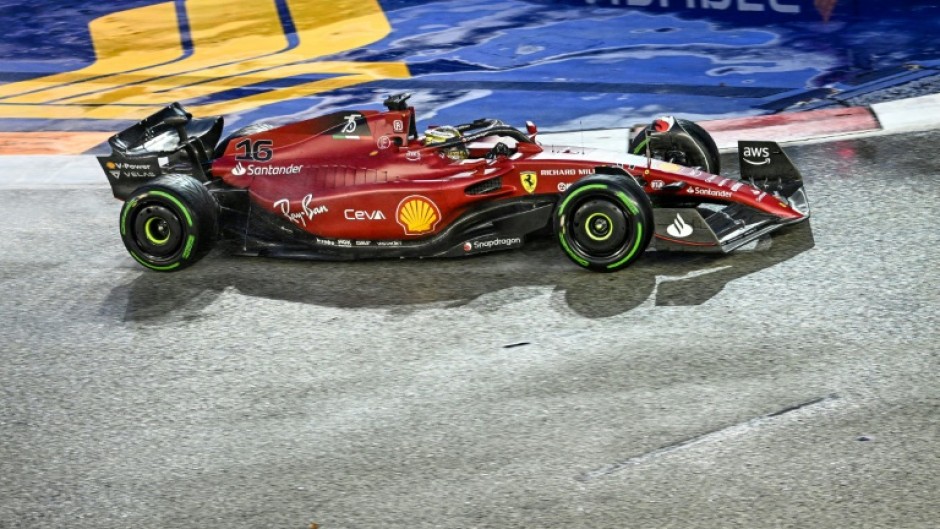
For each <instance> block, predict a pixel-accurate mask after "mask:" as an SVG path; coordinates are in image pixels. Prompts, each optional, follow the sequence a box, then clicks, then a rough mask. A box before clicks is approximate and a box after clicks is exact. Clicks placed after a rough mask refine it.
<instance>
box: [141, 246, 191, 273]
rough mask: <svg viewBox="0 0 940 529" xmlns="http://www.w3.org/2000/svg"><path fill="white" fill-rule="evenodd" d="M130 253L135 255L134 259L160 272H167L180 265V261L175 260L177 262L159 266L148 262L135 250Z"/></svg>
mask: <svg viewBox="0 0 940 529" xmlns="http://www.w3.org/2000/svg"><path fill="white" fill-rule="evenodd" d="M130 254H131V257H133V258H134V259H136V260H137V262H138V263H140V264H142V265H144V266H146V267H147V268H150V269H151V270H156V271H158V272H166V271H167V270H173V269H174V268H176V267H178V266H179V265H180V263H179V261H177V262H175V263H173V264H171V265H167V266H157V265H154V264H150V263H148V262H147V261H145V260H144V259H143V258H142V257H140V256H139V255H137V253H136V252H134V251H133V250H131V251H130Z"/></svg>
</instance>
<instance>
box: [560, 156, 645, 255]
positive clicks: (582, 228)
mask: <svg viewBox="0 0 940 529" xmlns="http://www.w3.org/2000/svg"><path fill="white" fill-rule="evenodd" d="M554 227H555V235H556V236H557V237H558V242H559V244H560V245H561V248H562V250H563V251H564V252H565V255H567V256H568V258H569V259H571V260H572V261H574V262H575V263H576V264H578V265H579V266H582V267H584V268H587V269H588V270H593V271H596V272H614V271H617V270H620V269H622V268H625V267H627V266H629V265H630V264H631V263H633V262H634V261H636V260H637V259H639V257H640V256H641V255H643V252H644V251H645V250H646V247H647V246H649V243H650V239H651V238H652V236H653V208H652V205H651V204H650V200H649V197H647V195H646V193H645V192H644V191H643V188H641V187H640V186H639V184H637V183H636V181H634V180H633V178H631V177H629V176H626V175H597V174H595V175H591V176H588V177H585V178H583V179H581V180H579V181H578V182H577V183H575V184H573V185H572V186H571V187H569V188H568V190H567V191H565V193H564V194H562V196H561V198H560V200H559V202H558V206H557V207H556V208H555V214H554Z"/></svg>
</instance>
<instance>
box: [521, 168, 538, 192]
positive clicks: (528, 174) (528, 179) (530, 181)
mask: <svg viewBox="0 0 940 529" xmlns="http://www.w3.org/2000/svg"><path fill="white" fill-rule="evenodd" d="M519 180H520V181H521V182H522V188H523V189H525V190H526V193H529V194H532V193H535V186H537V185H538V183H539V177H538V175H536V174H535V171H522V172H521V173H519Z"/></svg>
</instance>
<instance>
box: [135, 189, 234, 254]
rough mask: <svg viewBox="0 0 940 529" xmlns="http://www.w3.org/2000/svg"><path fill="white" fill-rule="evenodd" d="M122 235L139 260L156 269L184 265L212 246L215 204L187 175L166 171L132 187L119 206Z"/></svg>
mask: <svg viewBox="0 0 940 529" xmlns="http://www.w3.org/2000/svg"><path fill="white" fill-rule="evenodd" d="M120 228H121V239H122V240H123V241H124V246H126V247H127V251H128V252H129V253H130V254H131V257H133V258H134V259H135V260H136V261H137V262H138V263H140V264H142V265H144V266H146V267H147V268H150V269H151V270H156V271H158V272H171V271H176V270H182V269H183V268H186V267H187V266H189V265H191V264H193V263H195V262H196V261H198V260H199V259H201V258H202V257H203V256H205V255H206V254H207V253H209V250H211V249H212V246H213V245H214V244H215V240H216V237H217V236H218V205H217V204H216V201H215V199H214V198H213V197H212V194H211V193H209V190H208V189H206V188H205V187H204V186H203V185H202V184H201V183H200V182H199V181H197V180H195V179H194V178H192V177H190V176H185V175H166V176H161V177H160V178H157V179H155V180H153V181H152V182H150V183H148V184H146V185H144V186H141V187H140V188H138V189H136V190H135V191H134V193H133V194H132V195H131V196H130V197H129V198H128V199H127V201H126V202H125V203H124V207H123V208H121V220H120Z"/></svg>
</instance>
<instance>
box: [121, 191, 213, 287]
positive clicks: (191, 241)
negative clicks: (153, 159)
mask: <svg viewBox="0 0 940 529" xmlns="http://www.w3.org/2000/svg"><path fill="white" fill-rule="evenodd" d="M151 195H154V196H159V197H163V198H165V199H167V200H169V201H170V202H171V203H172V204H173V205H174V206H176V207H177V208H178V209H179V211H181V212H182V213H183V216H184V217H186V225H187V226H189V227H190V228H192V227H193V217H192V215H191V214H190V212H189V208H187V207H186V206H185V205H184V204H183V202H182V201H180V199H178V198H176V197H175V196H173V195H171V194H169V193H167V192H165V191H160V190H156V189H152V190H150V191H147V192H145V193H144V194H142V195H140V196H137V197H134V198H133V199H131V200H128V201H127V202H126V203H125V204H124V209H123V211H121V236H125V235H126V234H127V216H128V213H130V211H131V210H132V209H134V207H135V206H137V204H138V203H139V202H140V201H141V200H143V199H145V198H147V197H148V196H151ZM195 244H196V236H195V235H193V234H189V236H188V237H187V239H186V246H185V248H184V249H183V253H182V254H181V255H180V257H179V258H178V259H177V260H176V262H174V263H172V264H168V265H155V264H152V263H148V262H147V261H146V260H145V259H144V258H143V257H141V256H140V255H138V254H137V252H135V251H133V250H130V249H128V251H129V253H130V254H131V257H133V258H134V260H136V261H137V262H138V263H140V264H142V265H144V266H146V267H147V268H150V269H151V270H156V271H158V272H166V271H168V270H173V269H175V268H178V267H179V266H180V265H181V262H182V261H185V260H186V259H189V256H190V255H191V254H192V250H193V247H194V246H195Z"/></svg>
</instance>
